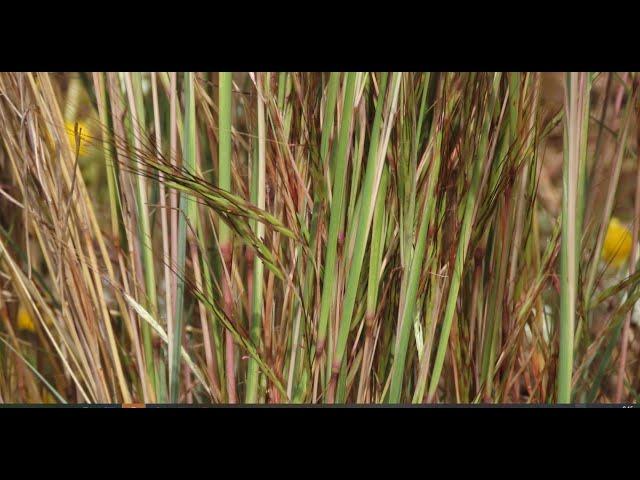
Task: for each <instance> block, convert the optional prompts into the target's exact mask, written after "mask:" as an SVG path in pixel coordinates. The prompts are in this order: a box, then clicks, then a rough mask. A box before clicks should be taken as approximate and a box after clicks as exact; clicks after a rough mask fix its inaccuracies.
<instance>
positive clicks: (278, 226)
mask: <svg viewBox="0 0 640 480" xmlns="http://www.w3.org/2000/svg"><path fill="white" fill-rule="evenodd" d="M548 75H550V74H540V73H531V72H494V73H479V72H478V73H448V72H439V73H437V72H432V73H429V72H423V73H398V72H346V73H338V72H333V73H296V72H282V73H268V72H250V73H230V72H218V73H203V72H186V73H177V72H152V73H146V72H133V73H129V72H127V73H113V72H110V73H101V72H96V73H90V74H86V73H65V74H48V73H2V74H0V145H1V146H0V284H1V288H0V317H1V319H0V401H2V402H34V403H76V402H81V403H130V402H146V403H154V402H158V403H165V402H175V403H237V402H244V403H391V404H399V403H425V402H429V403H435V402H438V403H497V402H509V403H548V402H561V403H567V402H572V401H602V402H607V401H627V400H633V399H636V398H637V395H638V394H637V392H638V389H639V387H640V385H639V384H640V375H639V373H640V371H638V369H637V367H635V366H634V365H636V360H637V358H638V355H639V354H640V348H638V347H639V346H640V344H639V343H638V337H637V335H636V333H637V332H636V328H637V326H636V324H637V323H640V307H637V306H636V305H637V303H636V302H637V301H638V300H639V299H640V293H638V290H637V285H638V283H639V281H640V273H638V272H637V271H636V261H637V258H638V249H637V245H636V244H637V242H638V226H637V222H636V221H633V222H629V219H631V218H637V217H638V214H639V213H638V209H639V208H640V207H639V205H640V200H639V199H638V195H639V194H638V192H640V190H638V188H640V187H639V185H640V183H639V182H640V177H639V176H638V174H637V158H636V155H637V145H635V143H634V142H632V141H631V140H632V139H634V138H640V137H638V136H637V134H635V135H634V133H637V132H634V130H635V129H636V119H637V116H638V112H639V110H638V106H637V92H636V87H637V83H636V77H635V75H632V74H616V73H568V74H566V76H565V77H564V81H563V82H561V83H560V87H559V88H560V91H561V94H562V95H564V97H563V100H561V101H560V102H559V103H557V104H555V105H550V104H549V101H548V100H547V99H548V98H549V97H548V94H547V92H546V90H545V85H547V84H548V78H549V77H548ZM603 86H604V89H603ZM554 146H555V147H554ZM553 148H556V149H557V150H558V152H560V153H559V157H558V158H560V160H559V163H557V164H556V165H559V168H558V167H557V166H556V167H554V163H553V156H552V155H551V154H550V153H549V152H550V151H552V150H553ZM554 172H561V173H562V178H561V179H560V177H559V176H558V175H556V174H555V173H554ZM629 173H632V174H629ZM627 191H630V192H632V193H631V198H633V201H632V202H626V203H625V201H624V198H623V194H622V193H621V192H627ZM554 198H558V199H561V202H559V203H558V204H557V205H555V204H553V199H554ZM627 203H629V205H627ZM620 219H621V220H620ZM612 222H613V223H612ZM611 225H615V229H613V230H612V229H611ZM612 232H613V233H612ZM615 232H619V233H615ZM620 232H621V233H620ZM614 237H616V238H614ZM618 237H619V240H617V238H618ZM622 242H626V243H624V245H625V246H624V249H623V250H622V249H621V248H622V247H621V246H620V245H622ZM601 252H604V253H601ZM612 258H614V259H615V263H614V264H612V262H611V259H612Z"/></svg>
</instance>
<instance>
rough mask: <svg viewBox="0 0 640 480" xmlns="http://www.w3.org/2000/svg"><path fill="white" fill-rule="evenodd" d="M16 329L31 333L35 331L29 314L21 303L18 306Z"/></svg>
mask: <svg viewBox="0 0 640 480" xmlns="http://www.w3.org/2000/svg"><path fill="white" fill-rule="evenodd" d="M18 330H26V331H28V332H32V333H33V332H35V331H36V326H35V324H34V323H33V319H32V318H31V314H30V313H29V311H28V310H27V309H26V308H24V307H23V306H22V305H20V307H19V308H18Z"/></svg>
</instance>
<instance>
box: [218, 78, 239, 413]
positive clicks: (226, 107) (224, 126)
mask: <svg viewBox="0 0 640 480" xmlns="http://www.w3.org/2000/svg"><path fill="white" fill-rule="evenodd" d="M219 75H220V79H219V92H218V96H219V98H218V102H219V103H218V136H219V153H218V187H219V188H220V189H221V190H225V191H227V192H231V160H232V159H231V146H232V142H231V117H232V111H231V109H232V105H233V102H232V93H233V91H232V74H231V73H230V72H220V74H219ZM218 229H219V230H218V231H219V233H218V242H219V245H220V252H221V254H222V260H223V264H224V269H223V272H222V291H223V299H224V305H225V311H226V314H227V316H228V317H229V318H231V316H232V315H231V314H232V311H233V299H232V298H231V283H230V280H229V278H230V275H231V267H232V260H233V243H232V242H233V240H232V237H231V230H230V229H229V227H228V226H227V225H226V224H225V223H224V222H220V224H219V226H218ZM225 372H226V380H227V396H228V400H229V403H236V402H237V399H238V398H237V397H238V396H237V393H236V380H235V347H234V343H233V336H232V334H231V332H229V331H225Z"/></svg>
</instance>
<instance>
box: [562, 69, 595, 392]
mask: <svg viewBox="0 0 640 480" xmlns="http://www.w3.org/2000/svg"><path fill="white" fill-rule="evenodd" d="M587 75H588V74H584V73H574V72H572V73H568V74H566V76H565V160H564V168H563V191H562V244H561V251H560V262H561V267H560V285H561V287H560V288H561V290H560V353H559V359H558V373H557V388H558V393H557V401H558V403H569V402H570V401H571V377H572V371H573V335H574V325H575V318H576V308H577V304H576V301H577V290H578V257H579V252H580V244H581V235H582V232H580V231H578V226H579V225H578V216H579V215H580V212H579V205H578V195H579V182H580V171H581V170H582V164H583V163H584V161H585V154H586V152H584V151H582V148H581V146H582V138H583V130H584V129H586V128H587V124H586V122H585V118H584V116H583V111H584V108H585V104H586V103H587V102H588V100H589V91H588V89H587Z"/></svg>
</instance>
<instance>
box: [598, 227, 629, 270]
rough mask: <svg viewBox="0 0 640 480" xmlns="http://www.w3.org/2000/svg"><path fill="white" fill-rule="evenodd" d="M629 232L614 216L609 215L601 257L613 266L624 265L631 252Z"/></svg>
mask: <svg viewBox="0 0 640 480" xmlns="http://www.w3.org/2000/svg"><path fill="white" fill-rule="evenodd" d="M631 243H632V238H631V232H630V231H629V229H628V228H627V227H626V226H625V225H624V224H623V223H622V222H620V220H618V219H617V218H615V217H611V221H610V222H609V227H608V228H607V234H606V236H605V237H604V245H603V246H602V259H603V260H604V261H605V262H607V263H610V264H611V265H612V266H613V267H615V268H620V267H621V266H622V265H624V264H625V263H626V261H627V259H628V258H629V254H630V253H631Z"/></svg>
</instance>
